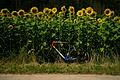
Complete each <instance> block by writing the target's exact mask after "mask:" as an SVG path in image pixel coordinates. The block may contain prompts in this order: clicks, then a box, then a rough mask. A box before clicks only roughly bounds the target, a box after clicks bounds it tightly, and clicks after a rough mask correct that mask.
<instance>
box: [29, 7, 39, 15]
mask: <svg viewBox="0 0 120 80" xmlns="http://www.w3.org/2000/svg"><path fill="white" fill-rule="evenodd" d="M30 12H31V13H32V14H37V13H38V8H37V7H32V8H31V10H30Z"/></svg>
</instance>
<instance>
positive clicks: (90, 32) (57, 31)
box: [0, 13, 120, 63]
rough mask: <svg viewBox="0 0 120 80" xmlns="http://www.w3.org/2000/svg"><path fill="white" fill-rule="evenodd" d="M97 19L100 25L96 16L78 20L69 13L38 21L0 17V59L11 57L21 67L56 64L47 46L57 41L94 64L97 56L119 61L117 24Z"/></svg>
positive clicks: (119, 32)
mask: <svg viewBox="0 0 120 80" xmlns="http://www.w3.org/2000/svg"><path fill="white" fill-rule="evenodd" d="M100 18H101V22H100V21H98V19H99V17H97V16H95V17H92V16H88V15H83V16H80V17H79V16H76V15H71V14H68V13H66V15H60V14H56V15H55V16H48V15H44V16H43V17H41V18H39V17H37V16H35V15H32V16H31V17H30V18H27V17H24V16H23V17H20V16H17V17H15V18H9V17H4V16H0V32H1V34H0V51H1V52H0V57H1V58H3V57H9V56H11V54H12V53H14V54H16V57H19V58H18V60H17V61H20V63H22V62H24V61H27V62H30V61H32V62H35V61H36V60H37V61H39V62H44V61H47V62H49V61H50V60H49V58H51V59H52V58H56V59H55V60H58V57H56V55H53V54H52V53H49V52H50V49H51V46H50V42H51V41H54V40H58V41H65V42H68V43H69V44H72V45H75V47H76V49H77V52H76V54H77V55H78V54H87V55H89V57H88V58H89V59H93V58H95V59H96V60H98V58H99V57H100V56H102V57H105V58H107V57H109V58H110V59H111V60H112V61H114V60H115V59H116V58H117V57H118V58H119V57H120V54H119V53H120V23H119V22H116V21H114V18H113V17H106V16H101V17H100ZM59 48H60V47H59ZM62 49H63V48H61V50H62ZM63 50H64V51H68V49H66V48H64V49H63ZM53 53H54V52H53ZM65 53H66V52H65ZM65 53H63V54H65ZM75 57H77V56H75ZM21 59H22V60H21ZM98 61H99V60H98Z"/></svg>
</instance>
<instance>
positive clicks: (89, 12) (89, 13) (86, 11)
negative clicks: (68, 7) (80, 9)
mask: <svg viewBox="0 0 120 80" xmlns="http://www.w3.org/2000/svg"><path fill="white" fill-rule="evenodd" d="M93 11H94V10H93V8H92V7H87V8H86V10H85V13H86V14H87V15H89V16H90V15H92V14H93Z"/></svg>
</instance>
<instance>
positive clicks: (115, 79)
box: [0, 74, 120, 80]
mask: <svg viewBox="0 0 120 80" xmlns="http://www.w3.org/2000/svg"><path fill="white" fill-rule="evenodd" d="M0 80H120V75H117V76H115V75H95V74H94V75H93V74H30V75H26V74H25V75H23V74H22V75H21V74H0Z"/></svg>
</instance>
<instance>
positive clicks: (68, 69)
mask: <svg viewBox="0 0 120 80" xmlns="http://www.w3.org/2000/svg"><path fill="white" fill-rule="evenodd" d="M119 66H120V64H119V63H118V64H108V63H106V64H92V63H86V64H77V63H72V64H65V63H54V64H51V63H44V64H37V63H30V64H23V65H17V64H10V65H0V73H12V74H34V73H68V74H79V73H82V74H85V73H87V74H89V73H91V74H110V75H120V67H119Z"/></svg>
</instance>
